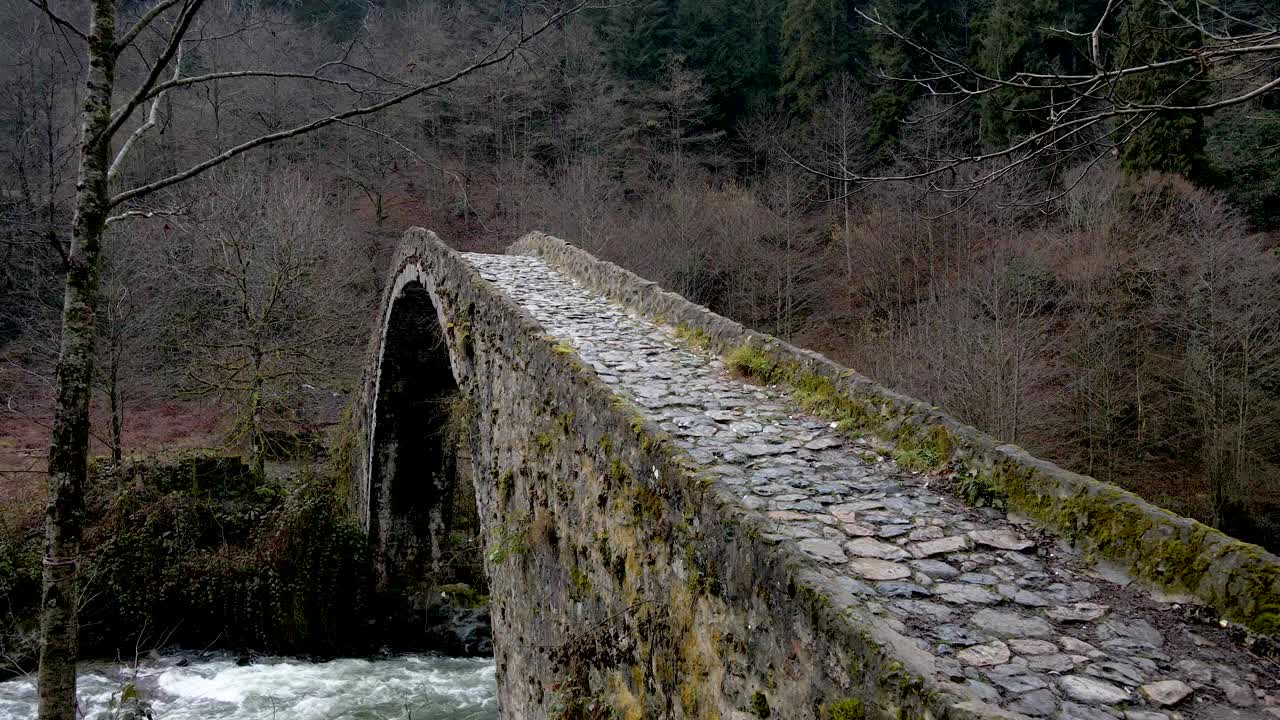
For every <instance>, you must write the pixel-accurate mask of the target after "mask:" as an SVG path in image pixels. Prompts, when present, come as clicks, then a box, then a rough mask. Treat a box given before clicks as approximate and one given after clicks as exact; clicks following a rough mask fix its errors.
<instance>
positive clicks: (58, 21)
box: [27, 0, 89, 41]
mask: <svg viewBox="0 0 1280 720" xmlns="http://www.w3.org/2000/svg"><path fill="white" fill-rule="evenodd" d="M27 2H28V3H30V4H31V5H33V6H35V7H36V8H38V9H39V10H40V12H42V13H44V14H45V15H46V16H48V18H49V20H50V21H51V22H53V24H55V25H57V26H58V27H60V28H62V29H64V30H66V31H68V32H70V33H71V34H72V35H75V36H76V37H78V38H80V39H81V40H86V41H87V40H88V39H89V36H88V35H86V34H85V33H84V31H83V30H81V29H80V28H78V27H76V26H75V24H74V23H72V22H71V21H70V20H67V19H66V18H63V17H62V16H61V15H59V14H57V13H56V12H54V11H53V8H51V7H49V0H27Z"/></svg>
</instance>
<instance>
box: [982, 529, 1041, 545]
mask: <svg viewBox="0 0 1280 720" xmlns="http://www.w3.org/2000/svg"><path fill="white" fill-rule="evenodd" d="M969 537H971V538H973V541H974V542H975V543H977V544H979V545H986V546H988V547H993V548H999V549H1001V550H1026V549H1027V548H1029V547H1034V546H1035V543H1033V542H1031V541H1030V540H1028V539H1026V538H1024V537H1022V536H1021V535H1019V534H1018V533H1016V532H1014V531H1012V530H1010V529H1008V528H1000V529H998V530H972V531H970V532H969Z"/></svg>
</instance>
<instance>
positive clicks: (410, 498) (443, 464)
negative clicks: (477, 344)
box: [369, 281, 458, 586]
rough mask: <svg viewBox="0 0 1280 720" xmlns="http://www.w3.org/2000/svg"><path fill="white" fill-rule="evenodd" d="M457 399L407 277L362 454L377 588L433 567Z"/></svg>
mask: <svg viewBox="0 0 1280 720" xmlns="http://www.w3.org/2000/svg"><path fill="white" fill-rule="evenodd" d="M457 398H458V384H457V382H456V381H455V379H454V374H453V368H452V366H451V363H450V359H449V350H448V347H447V345H446V339H445V334H444V330H443V328H441V327H440V321H439V316H438V314H437V313H436V308H435V305H434V303H432V300H431V296H430V294H429V293H428V292H427V290H426V288H424V287H423V286H422V284H421V283H419V282H416V281H413V282H409V283H408V284H406V285H405V287H404V289H403V290H402V291H401V293H400V295H399V297H397V298H396V300H395V301H394V302H393V304H392V307H391V314H390V317H389V318H388V320H387V329H386V335H385V336H384V339H383V345H382V360H381V363H380V366H379V380H378V397H377V405H376V415H375V421H374V436H373V439H372V455H371V458H370V459H371V465H370V474H369V537H370V539H372V540H373V542H374V545H375V546H374V550H375V553H376V559H377V570H378V576H379V582H380V584H382V585H383V586H385V585H386V584H387V583H388V582H395V583H396V584H403V583H409V582H414V581H416V580H420V579H422V578H424V577H426V576H428V575H429V574H431V573H435V574H438V573H439V570H440V567H439V564H440V563H441V561H442V558H441V548H442V547H444V543H445V542H446V540H447V538H448V534H449V531H450V526H451V524H452V522H453V517H452V515H453V512H452V510H453V495H454V490H455V487H456V485H457V482H456V478H457V474H458V473H457V466H458V463H457V458H456V449H455V448H454V446H453V443H451V442H450V438H449V437H448V430H449V428H448V424H449V415H450V410H451V409H452V405H453V404H454V403H455V402H456V400H457Z"/></svg>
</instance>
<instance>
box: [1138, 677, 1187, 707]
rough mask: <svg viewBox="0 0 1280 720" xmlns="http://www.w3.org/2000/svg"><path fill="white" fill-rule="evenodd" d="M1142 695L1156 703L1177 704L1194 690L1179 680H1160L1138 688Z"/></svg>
mask: <svg viewBox="0 0 1280 720" xmlns="http://www.w3.org/2000/svg"><path fill="white" fill-rule="evenodd" d="M1139 691H1140V692H1141V693H1142V696H1143V697H1145V698H1146V699H1148V700H1150V701H1151V702H1153V703H1155V704H1156V705H1177V704H1178V703H1180V702H1182V701H1183V699H1185V698H1186V697H1187V696H1188V695H1190V694H1191V693H1192V692H1194V691H1193V690H1192V689H1191V686H1190V685H1188V684H1186V683H1184V682H1182V681H1181V680H1160V681H1159V682H1153V683H1148V684H1146V685H1143V686H1142V687H1141V688H1139Z"/></svg>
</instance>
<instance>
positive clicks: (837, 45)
mask: <svg viewBox="0 0 1280 720" xmlns="http://www.w3.org/2000/svg"><path fill="white" fill-rule="evenodd" d="M851 37H852V34H851V33H850V32H849V8H848V4H847V2H846V0H788V2H787V8H786V12H785V14H784V15H783V18H782V55H783V66H782V100H783V104H784V106H785V107H786V109H787V110H788V111H790V112H791V113H793V114H796V115H808V114H809V113H811V112H812V111H813V109H814V107H816V106H817V104H818V103H819V102H821V101H822V95H823V92H824V91H825V89H826V87H827V86H828V85H829V84H830V83H831V79H832V78H833V77H835V76H836V75H837V74H838V73H839V72H841V71H843V70H845V69H847V68H848V67H849V65H850V60H851V54H852V44H851Z"/></svg>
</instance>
